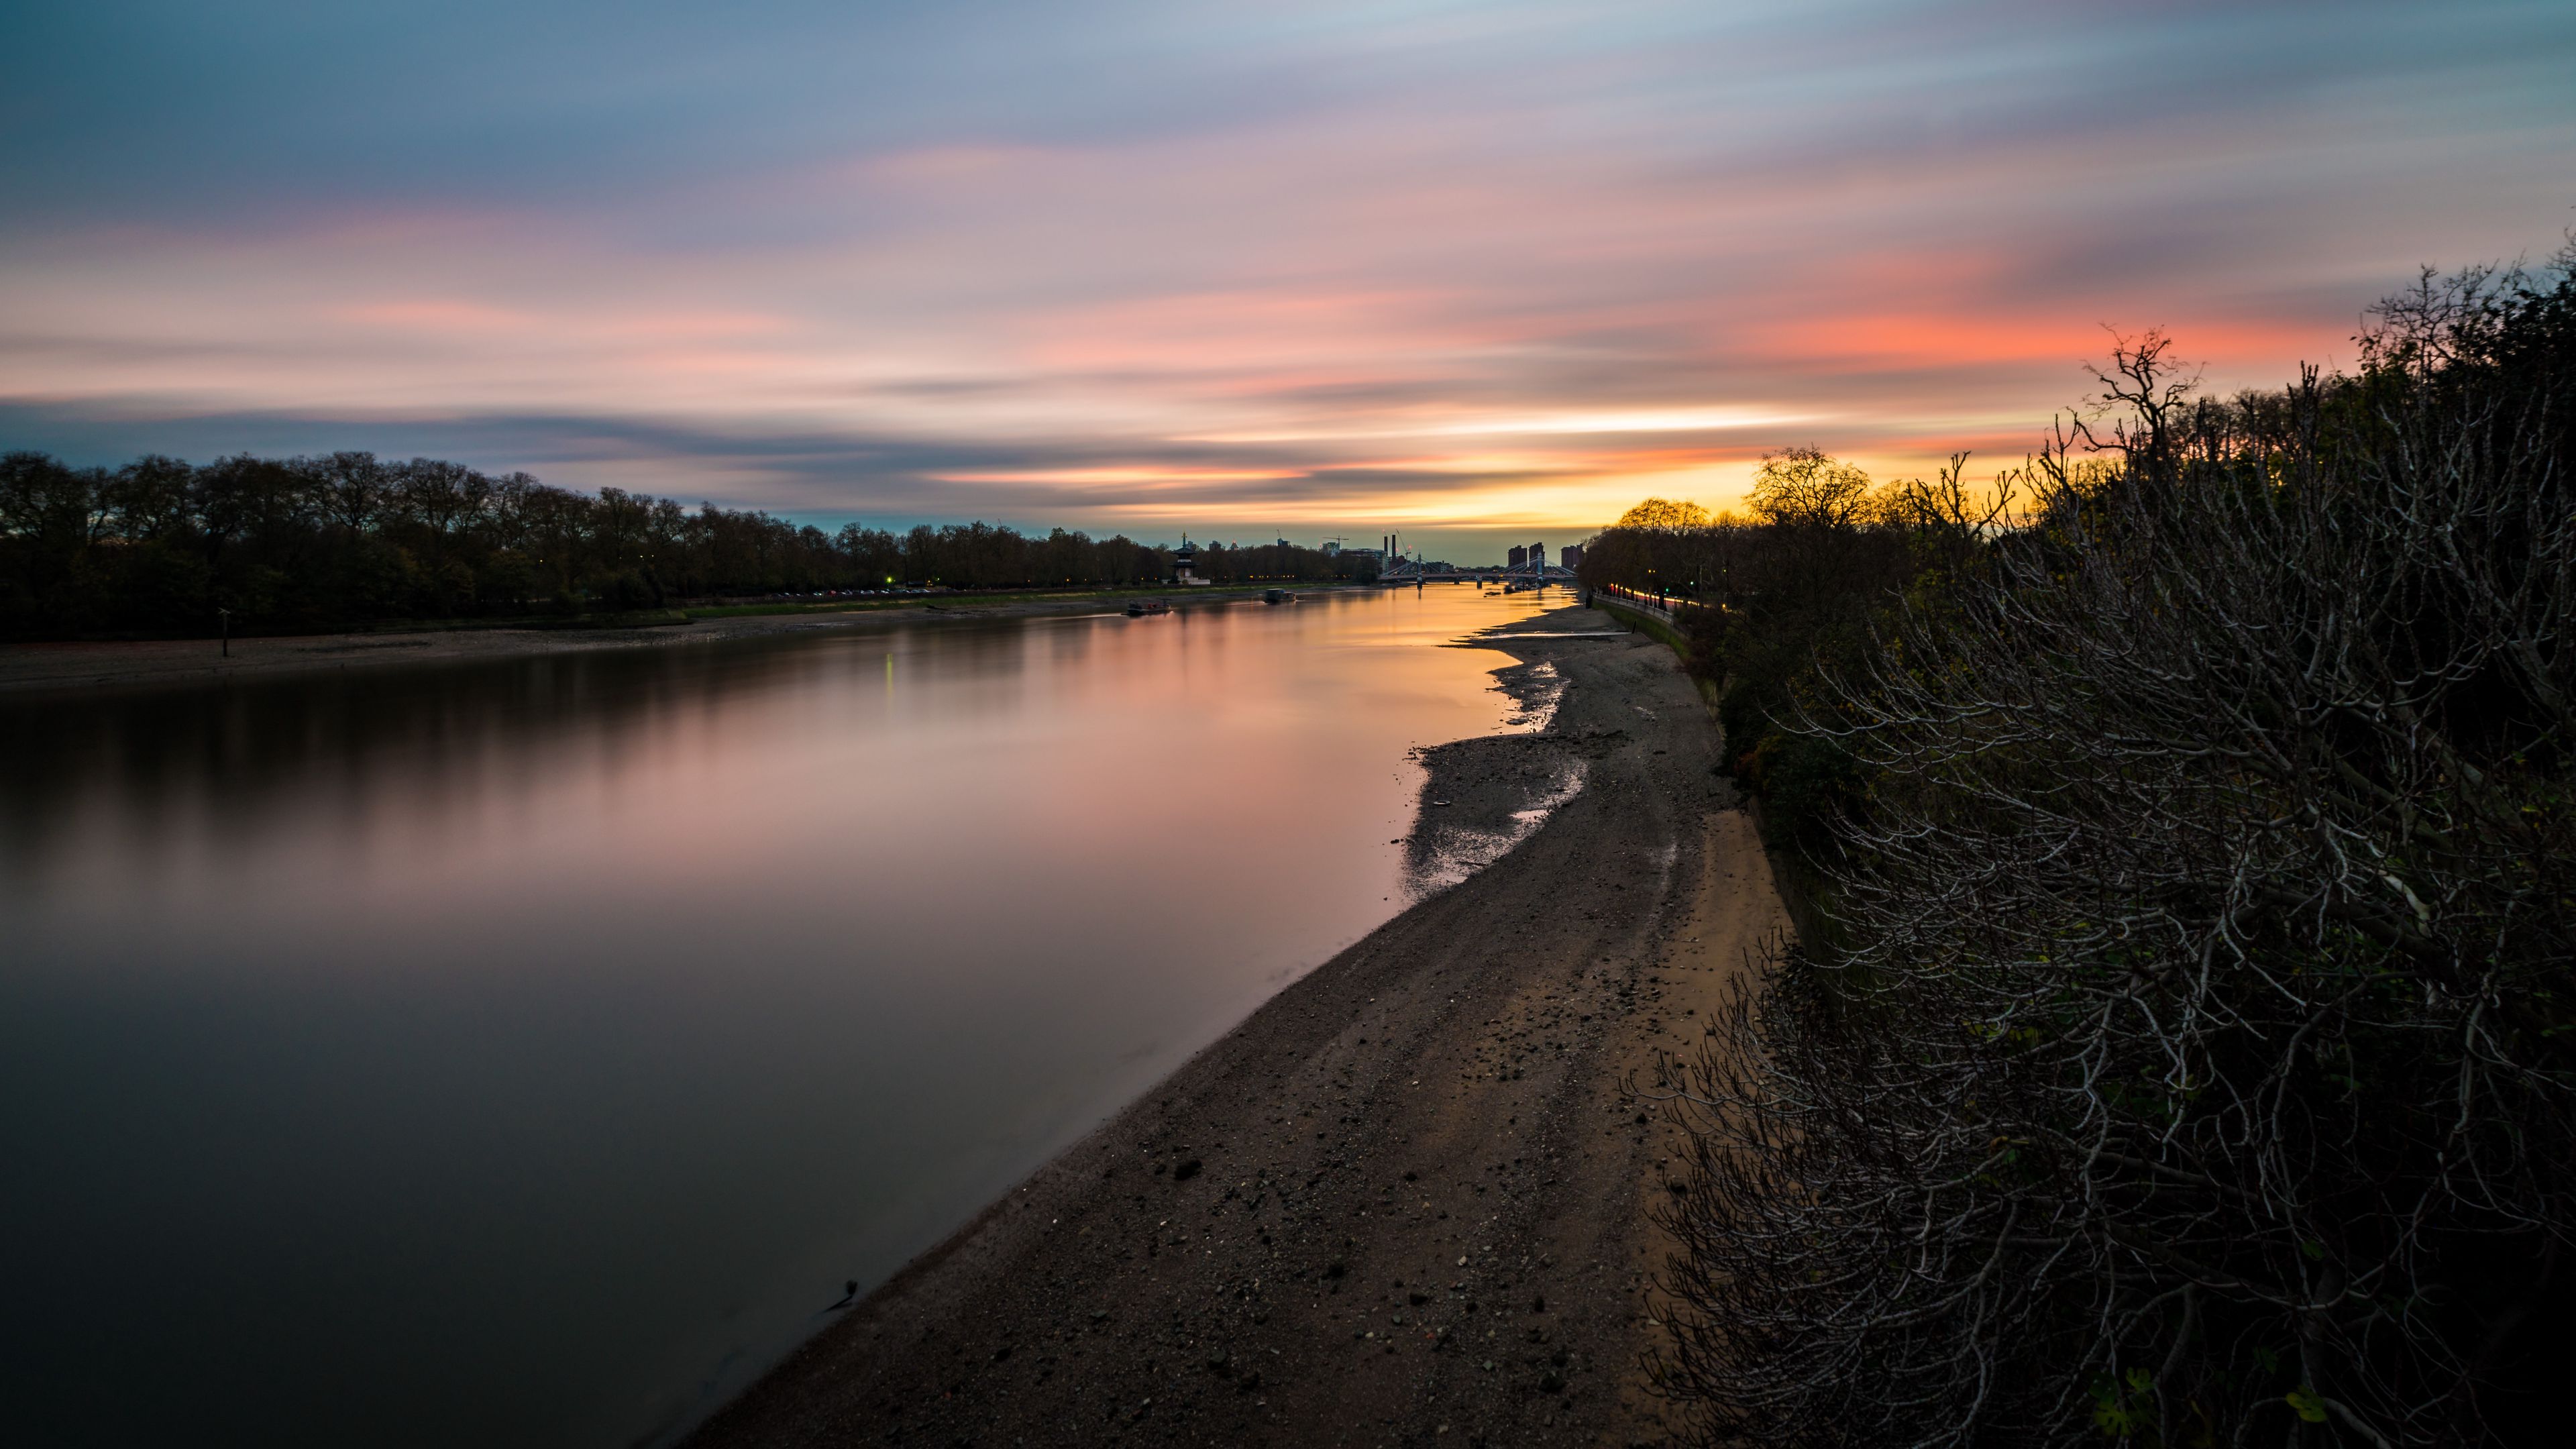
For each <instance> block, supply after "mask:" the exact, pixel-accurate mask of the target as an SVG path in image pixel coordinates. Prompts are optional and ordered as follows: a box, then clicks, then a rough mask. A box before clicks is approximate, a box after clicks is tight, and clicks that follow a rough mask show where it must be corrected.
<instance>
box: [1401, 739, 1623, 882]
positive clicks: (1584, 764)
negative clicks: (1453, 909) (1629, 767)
mask: <svg viewBox="0 0 2576 1449" xmlns="http://www.w3.org/2000/svg"><path fill="white" fill-rule="evenodd" d="M1550 707H1551V708H1552V707H1553V700H1551V701H1550ZM1625 738H1627V733H1626V732H1625V731H1623V730H1606V731H1595V732H1590V733H1586V734H1580V735H1562V734H1527V735H1487V736H1485V737H1483V738H1481V739H1473V740H1458V741H1455V742H1453V743H1450V744H1445V745H1433V746H1430V747H1428V748H1424V749H1418V750H1415V751H1414V752H1413V757H1414V759H1416V760H1417V761H1419V762H1420V763H1421V765H1422V767H1423V771H1424V775H1425V778H1424V780H1423V784H1422V801H1421V808H1420V810H1419V811H1418V812H1417V813H1416V815H1415V819H1414V827H1413V834H1412V835H1411V836H1410V837H1409V838H1408V839H1407V840H1406V841H1405V851H1404V883H1405V889H1406V890H1407V891H1409V892H1411V894H1412V895H1413V897H1414V899H1416V900H1419V899H1421V898H1423V897H1425V896H1429V895H1433V894H1436V893H1437V892H1440V891H1444V890H1447V889H1449V888H1450V887H1451V886H1454V885H1457V884H1458V883H1459V882H1461V881H1463V880H1465V879H1466V878H1467V877H1469V876H1471V875H1474V874H1475V873H1476V872H1477V871H1480V870H1482V869H1484V868H1485V867H1486V866H1488V865H1491V864H1493V863H1494V862H1495V861H1497V860H1500V859H1501V858H1502V857H1503V855H1504V854H1505V853H1506V852H1508V851H1509V850H1510V849H1511V848H1512V847H1513V846H1515V845H1518V844H1520V843H1521V842H1522V841H1523V840H1525V839H1527V838H1528V836H1529V834H1530V832H1531V831H1533V830H1536V829H1538V828H1539V827H1540V826H1541V825H1544V824H1546V823H1547V817H1548V814H1549V812H1551V811H1553V810H1555V809H1556V807H1558V806H1560V805H1562V804H1564V803H1565V802H1566V801H1568V800H1571V799H1573V798H1574V797H1575V796H1576V795H1577V794H1580V793H1581V792H1582V789H1583V783H1584V781H1585V779H1586V778H1587V777H1588V776H1589V775H1590V772H1591V768H1592V762H1593V761H1594V760H1597V759H1599V758H1600V757H1601V756H1603V755H1605V754H1607V753H1609V751H1610V749H1611V747H1612V746H1613V745H1615V744H1616V743H1618V742H1619V741H1620V740H1623V739H1625Z"/></svg>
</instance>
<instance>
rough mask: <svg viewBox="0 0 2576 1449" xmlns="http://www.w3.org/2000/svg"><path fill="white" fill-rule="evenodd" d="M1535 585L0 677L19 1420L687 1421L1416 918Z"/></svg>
mask: <svg viewBox="0 0 2576 1449" xmlns="http://www.w3.org/2000/svg"><path fill="white" fill-rule="evenodd" d="M1538 607H1540V606H1539V605H1538V604H1537V603H1536V602H1535V601H1534V600H1533V599H1532V598H1531V596H1528V595H1517V596H1512V597H1510V598H1503V597H1499V596H1480V595H1478V594H1476V593H1474V592H1473V591H1472V590H1470V589H1468V588H1464V587H1457V586H1452V587H1447V588H1442V589H1434V590H1429V591H1426V592H1423V593H1419V594H1417V593H1416V592H1414V591H1412V590H1394V591H1387V592H1381V593H1365V594H1362V593H1351V594H1334V595H1324V596H1319V597H1313V598H1310V599H1308V600H1306V601H1304V602H1301V603H1298V604H1296V605H1293V606H1289V607H1277V608H1272V607H1265V606H1263V605H1261V604H1259V603H1254V602H1242V603H1231V604H1217V603H1213V602H1210V603H1203V604H1198V605H1193V606H1192V607H1189V608H1185V609H1182V610H1180V611H1178V612H1176V613H1174V614H1171V615H1168V616H1160V617H1151V618H1141V619H1130V618H1125V617H1120V616H1090V617H1041V618H1023V619H1008V620H990V621H958V622H949V623H938V624H925V625H903V626H895V627H883V628H868V629H856V630H848V629H829V630H816V631H814V632H811V633H808V634H799V635H789V636H783V637H772V638H765V639H749V640H739V641H734V642H730V643H725V644H715V645H685V644H684V645H678V646H673V647H663V648H650V649H629V650H602V651H595V652H586V653H577V654H557V655H549V656H543V657H537V658H529V659H519V660H510V661H506V662H498V663H476V664H459V665H448V666H414V667H409V668H405V667H399V666H381V667H374V668H366V669H353V670H348V671H341V672H333V673H329V674H318V675H313V674H308V675H295V676H275V677H266V678H259V677H253V678H242V679H237V680H234V681H233V682H230V683H228V684H219V685H218V684H209V685H205V686H192V687H176V688H173V687H161V688H154V689H136V690H130V691H123V692H113V693H90V694H74V695H54V696H49V697H18V698H10V697H7V696H0V1161H5V1164H6V1166H5V1171H0V1283H5V1285H6V1291H5V1295H0V1406H5V1407H0V1415H5V1421H0V1436H5V1437H7V1438H8V1439H10V1440H11V1441H12V1442H16V1443H25V1444H45V1445H56V1444H62V1445H89V1444H98V1445H108V1444H116V1445H124V1444H135V1443H146V1442H158V1443H190V1444H252V1443H256V1444H263V1445H298V1446H300V1445H345V1444H353V1443H366V1444H376V1445H441V1446H444V1445H455V1444H478V1445H550V1446H551V1445H573V1446H603V1449H604V1446H617V1445H628V1444H636V1443H651V1442H654V1441H656V1440H657V1439H666V1438H668V1437H669V1436H670V1435H671V1434H672V1433H673V1432H675V1431H676V1430H677V1429H679V1428H681V1427H683V1426H685V1425H686V1424H688V1423H690V1422H693V1421H694V1420H695V1419H696V1418H697V1417H698V1416H700V1415H701V1414H703V1413H704V1412H706V1411H707V1410H708V1409H709V1408H711V1407H712V1406H713V1405H714V1404H715V1403H717V1402H719V1401H721V1400H722V1399H723V1398H724V1397H727V1396H729V1395H730V1394H731V1393H733V1392H734V1391H736V1390H737V1389H739V1388H740V1387H741V1386H742V1385H743V1384H744V1383H746V1382H747V1381H748V1380H749V1379H750V1378H751V1377H752V1376H754V1375H756V1374H757V1373H758V1372H759V1371H760V1369H762V1368H763V1367H764V1366H766V1365H767V1364H768V1363H770V1362H773V1361H774V1360H775V1359H776V1358H777V1357H778V1356H779V1355H780V1354H781V1353H783V1352H784V1351H785V1350H786V1349H787V1348H788V1347H791V1346H792V1345H793V1344H794V1343H796V1342H797V1341H799V1340H800V1339H801V1338H802V1337H804V1336H805V1335H806V1334H808V1333H810V1332H812V1331H813V1330H814V1329H815V1328H817V1327H819V1326H820V1325H821V1324H822V1323H824V1322H825V1321H827V1318H828V1314H829V1311H830V1305H831V1304H832V1303H833V1302H834V1300H836V1299H838V1298H839V1297H840V1296H841V1295H842V1291H843V1290H842V1285H843V1283H844V1282H845V1281H847V1280H856V1281H857V1282H858V1283H859V1284H860V1285H861V1287H862V1289H864V1288H865V1287H867V1286H869V1285H872V1284H874V1283H876V1282H878V1281H881V1280H882V1279H883V1278H884V1277H885V1276H886V1275H887V1274H889V1273H890V1272H892V1271H893V1270H894V1269H895V1268H896V1267H897V1266H899V1265H900V1264H901V1263H902V1262H903V1261H905V1260H906V1259H907V1258H909V1257H911V1256H912V1255H914V1254H916V1253H918V1252H919V1251H921V1250H922V1249H923V1248H925V1247H927V1246H929V1245H930V1244H932V1243H934V1242H936V1241H937V1240H938V1239H939V1238H940V1237H942V1236H944V1235H945V1234H946V1233H948V1232H949V1231H951V1230H953V1229H954V1228H956V1227H957V1226H959V1225H960V1224H961V1223H962V1222H964V1221H965V1219H966V1218H967V1217H968V1216H970V1215H971V1214H972V1213H973V1212H974V1211H975V1210H976V1208H978V1207H979V1206H980V1205H981V1204H983V1203H984V1202H986V1201H989V1200H990V1199H992V1198H993V1197H995V1196H997V1195H998V1194H1000V1193H1001V1192H1002V1191H1003V1190H1004V1189H1006V1188H1007V1187H1008V1186H1009V1184H1011V1183H1012V1182H1014V1181H1015V1180H1017V1179H1019V1178H1020V1177H1022V1176H1024V1175H1025V1174H1026V1173H1027V1172H1029V1171H1030V1170H1031V1169H1032V1168H1034V1167H1035V1166H1036V1165H1038V1164H1039V1163H1040V1162H1042V1161H1044V1160H1045V1159H1046V1158H1047V1157H1048V1156H1050V1155H1051V1154H1053V1153H1054V1152H1055V1151H1057V1150H1058V1149H1060V1148H1061V1147H1063V1146H1064V1145H1065V1144H1067V1143H1068V1142H1070V1141H1072V1140H1073V1139H1075V1138H1076V1137H1078V1136H1080V1135H1081V1134H1082V1133H1083V1132H1084V1131H1085V1130H1087V1129H1088V1128H1089V1127H1090V1126H1091V1125H1093V1124H1094V1123H1096V1122H1098V1121H1099V1120H1100V1119H1101V1118H1102V1117H1104V1116H1105V1115H1106V1114H1107V1113H1109V1112H1110V1111H1111V1110H1112V1109H1114V1108H1116V1107H1117V1106H1119V1105H1120V1104H1122V1103H1123V1102H1125V1101H1127V1100H1129V1099H1131V1098H1133V1097H1134V1096H1135V1095H1137V1094H1138V1093H1139V1092H1141V1091H1143V1090H1144V1089H1145V1088H1146V1087H1148V1086H1149V1085H1150V1084H1151V1083H1152V1082H1154V1081H1155V1080H1156V1079H1158V1078H1159V1077H1161V1076H1162V1075H1164V1074H1165V1073H1166V1072H1168V1071H1169V1070H1170V1069H1171V1068H1172V1067H1174V1066H1175V1065H1177V1064H1178V1063H1179V1062H1181V1061H1182V1060H1184V1059H1185V1058H1186V1057H1187V1056H1188V1055H1189V1054H1190V1053H1191V1052H1193V1051H1195V1050H1196V1049H1198V1048H1199V1047H1201V1046H1204V1045H1205V1044H1207V1043H1208V1042H1209V1041H1212V1040H1213V1039H1215V1037H1216V1036H1218V1035H1219V1034H1221V1033H1222V1032H1223V1031H1224V1030H1225V1029H1226V1028H1227V1027H1229V1026H1230V1025H1232V1024H1233V1023H1234V1022H1236V1021H1238V1020H1240V1019H1241V1018H1242V1017H1243V1016H1244V1015H1246V1014H1247V1013H1248V1012H1249V1011H1250V1010H1251V1009H1252V1008H1253V1007H1255V1006H1257V1005H1258V1004H1259V1003H1260V1002H1261V1001H1262V1000H1263V999H1265V998H1266V997H1267V996H1269V995H1270V994H1271V993H1273V992H1275V991H1276V990H1278V989H1279V988H1280V987H1281V986H1282V985H1283V984H1285V983H1286V982H1288V981H1290V980H1292V979H1294V978H1295V977H1296V976H1297V975H1298V974H1299V973H1301V972H1304V971H1306V970H1309V969H1311V968H1312V967H1314V966H1316V965H1318V964H1320V963H1321V962H1323V961H1324V960H1326V959H1327V958H1328V957H1330V956H1331V955H1332V954H1333V953H1334V952H1335V951H1337V950H1338V949H1339V948H1341V947H1342V946H1344V945H1347V944H1348V943H1350V942H1351V941H1353V940H1355V939H1357V938H1358V937H1360V936H1361V935H1364V934H1365V933H1367V932H1368V931H1369V930H1370V929H1372V928H1373V927H1375V926H1376V925H1377V924H1378V923H1380V922H1381V921H1383V920H1385V919H1386V918H1388V917H1389V916H1391V915H1393V914H1394V913H1395V912H1397V911H1398V910H1400V909H1401V908H1402V907H1403V906H1404V905H1405V904H1406V900H1407V891H1408V886H1409V884H1411V883H1410V882H1409V881H1408V879H1407V877H1406V874H1405V866H1404V852H1403V850H1402V848H1401V847H1400V846H1399V845H1398V844H1397V841H1398V839H1399V838H1400V837H1402V836H1404V835H1405V834H1406V833H1407V831H1408V829H1409V828H1410V826H1411V824H1412V819H1413V814H1414V811H1415V808H1416V805H1417V803H1418V801H1417V786H1418V783H1419V779H1420V775H1419V772H1418V770H1417V769H1416V768H1415V767H1414V766H1413V765H1412V764H1411V763H1410V761H1409V760H1408V759H1407V751H1408V749H1410V748H1411V747H1413V746H1416V745H1427V744H1432V743H1437V742H1440V741H1445V740H1451V739H1459V738H1464V737H1467V736H1472V735H1478V734H1485V733H1492V732H1495V731H1497V730H1500V729H1505V728H1510V727H1514V726H1513V724H1512V718H1513V717H1512V706H1511V704H1510V702H1509V701H1508V700H1507V699H1506V698H1505V697H1504V696H1503V695H1501V694H1500V693H1497V692H1495V691H1494V690H1493V689H1492V688H1491V685H1492V683H1493V680H1492V677H1491V673H1490V671H1491V670H1493V669H1494V668H1496V667H1498V666H1500V665H1502V664H1504V663H1507V662H1508V661H1507V660H1506V659H1505V658H1504V656H1502V655H1500V654H1497V653H1494V652H1491V651H1486V650H1479V649H1460V648H1449V647H1443V646H1444V645H1445V644H1446V643H1447V642H1448V641H1450V640H1454V639H1456V638H1458V637H1459V636H1461V635H1463V634H1466V633H1468V632H1470V631H1472V630H1474V629H1476V628H1479V627H1482V626H1485V625H1488V624H1493V623H1498V622H1502V621H1504V620H1506V619H1508V618H1513V617H1518V616H1521V615H1524V614H1526V613H1529V612H1531V611H1533V610H1534V609H1536V608H1538Z"/></svg>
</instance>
